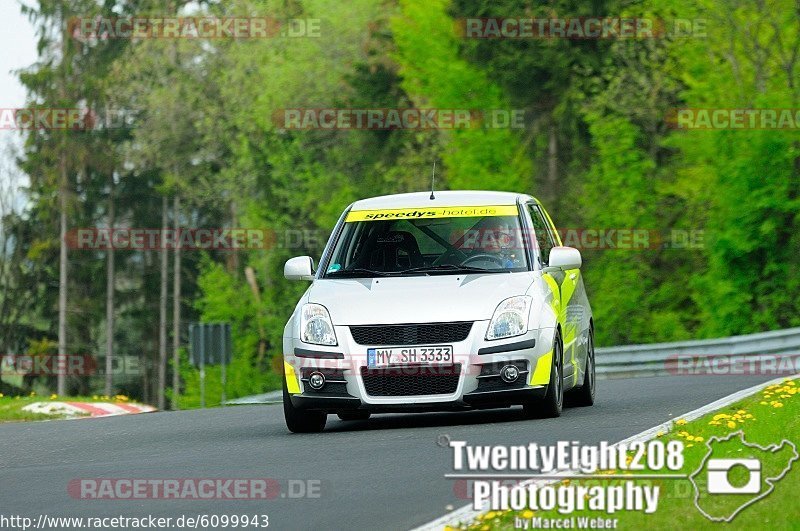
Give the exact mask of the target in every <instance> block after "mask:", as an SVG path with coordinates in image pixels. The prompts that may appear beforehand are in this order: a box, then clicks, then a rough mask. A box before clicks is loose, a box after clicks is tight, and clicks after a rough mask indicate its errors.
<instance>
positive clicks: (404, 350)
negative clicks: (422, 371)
mask: <svg viewBox="0 0 800 531" xmlns="http://www.w3.org/2000/svg"><path fill="white" fill-rule="evenodd" d="M423 363H424V364H432V365H445V364H447V365H449V364H452V363H453V347H452V346H450V345H444V346H420V347H394V348H369V349H367V366H368V367H390V366H393V365H418V364H423Z"/></svg>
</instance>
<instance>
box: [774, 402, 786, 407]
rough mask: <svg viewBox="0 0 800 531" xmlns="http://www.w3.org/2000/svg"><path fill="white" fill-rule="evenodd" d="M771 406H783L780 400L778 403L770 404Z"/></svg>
mask: <svg viewBox="0 0 800 531" xmlns="http://www.w3.org/2000/svg"><path fill="white" fill-rule="evenodd" d="M772 407H783V404H781V403H780V402H778V403H776V404H772Z"/></svg>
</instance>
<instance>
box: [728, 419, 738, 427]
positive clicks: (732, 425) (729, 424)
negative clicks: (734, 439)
mask: <svg viewBox="0 0 800 531" xmlns="http://www.w3.org/2000/svg"><path fill="white" fill-rule="evenodd" d="M728 427H729V428H735V427H736V423H735V422H733V421H730V420H729V421H728Z"/></svg>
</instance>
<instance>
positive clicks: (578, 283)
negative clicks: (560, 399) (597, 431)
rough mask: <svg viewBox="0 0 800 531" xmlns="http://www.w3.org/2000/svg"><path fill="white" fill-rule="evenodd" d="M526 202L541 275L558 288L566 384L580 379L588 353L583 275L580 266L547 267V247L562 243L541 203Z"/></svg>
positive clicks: (548, 249) (575, 383) (571, 383)
mask: <svg viewBox="0 0 800 531" xmlns="http://www.w3.org/2000/svg"><path fill="white" fill-rule="evenodd" d="M527 206H528V213H529V214H530V217H531V223H532V224H533V229H534V233H535V235H536V243H537V244H538V248H539V259H540V261H541V264H542V268H543V269H544V270H545V272H544V273H543V276H546V277H549V278H550V279H551V280H552V283H554V284H555V285H556V286H557V287H558V290H559V300H560V305H559V316H558V322H559V323H560V324H561V330H562V340H563V342H564V383H565V387H567V388H569V387H572V386H574V385H578V382H580V381H581V380H580V379H579V378H581V376H582V374H581V372H582V368H583V367H584V366H585V359H586V353H587V342H586V339H587V338H588V333H587V334H584V333H583V327H584V325H583V322H584V317H585V308H584V306H585V301H586V294H585V291H584V289H583V279H582V278H581V272H580V269H569V270H566V271H564V270H561V269H548V267H549V266H548V260H549V256H550V250H551V249H552V248H553V247H554V246H556V245H561V239H560V238H559V236H558V232H556V230H555V227H554V226H553V223H552V221H551V220H550V216H548V215H547V212H545V211H544V209H543V208H542V207H541V205H539V204H537V203H535V202H530V203H528V205H527ZM545 280H547V279H545ZM548 283H551V282H550V281H548ZM552 283H551V285H552Z"/></svg>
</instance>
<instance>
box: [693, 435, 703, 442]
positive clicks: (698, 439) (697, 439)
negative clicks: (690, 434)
mask: <svg viewBox="0 0 800 531" xmlns="http://www.w3.org/2000/svg"><path fill="white" fill-rule="evenodd" d="M694 440H695V441H697V442H703V441H704V440H705V439H703V438H702V437H700V436H697V437H695V438H694Z"/></svg>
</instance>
